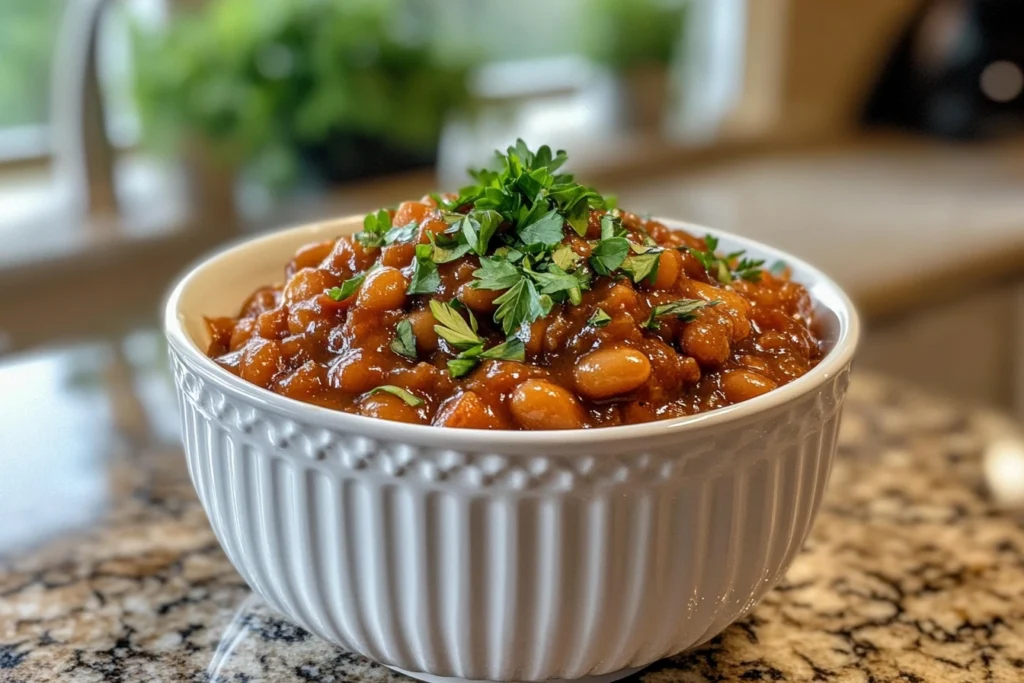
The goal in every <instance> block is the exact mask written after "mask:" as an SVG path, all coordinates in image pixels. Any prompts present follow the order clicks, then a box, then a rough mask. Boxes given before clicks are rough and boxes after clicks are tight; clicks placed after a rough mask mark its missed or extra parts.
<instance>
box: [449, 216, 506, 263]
mask: <svg viewBox="0 0 1024 683" xmlns="http://www.w3.org/2000/svg"><path fill="white" fill-rule="evenodd" d="M500 225H501V214H500V213H498V212H497V211H491V210H487V211H476V212H474V213H472V214H467V215H466V217H465V218H462V219H461V220H460V221H459V229H460V230H461V231H462V235H463V236H464V237H465V239H466V244H468V245H469V248H470V249H472V250H473V251H474V252H476V253H477V254H479V255H480V256H486V255H487V248H488V245H489V244H490V241H491V238H492V237H493V236H494V233H495V232H497V231H498V226H500Z"/></svg>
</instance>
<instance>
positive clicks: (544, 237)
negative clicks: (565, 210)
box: [519, 209, 565, 252]
mask: <svg viewBox="0 0 1024 683" xmlns="http://www.w3.org/2000/svg"><path fill="white" fill-rule="evenodd" d="M564 223H565V219H563V218H562V216H561V215H560V214H559V213H558V212H557V211H555V210H554V209H552V210H551V211H549V212H547V213H546V214H544V215H543V216H541V217H540V218H538V219H537V220H536V221H534V222H532V223H530V224H529V225H527V226H526V227H524V228H520V230H519V239H520V240H522V242H523V244H524V245H525V246H526V249H527V250H528V251H531V252H537V251H544V250H545V249H547V248H549V247H553V246H555V245H556V244H559V243H561V241H562V237H563V235H562V225H563V224H564Z"/></svg>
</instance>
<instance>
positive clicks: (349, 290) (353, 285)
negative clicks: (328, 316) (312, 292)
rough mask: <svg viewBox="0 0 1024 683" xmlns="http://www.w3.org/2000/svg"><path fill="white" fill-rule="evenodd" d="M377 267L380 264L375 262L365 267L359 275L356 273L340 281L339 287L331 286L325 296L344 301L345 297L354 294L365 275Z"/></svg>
mask: <svg viewBox="0 0 1024 683" xmlns="http://www.w3.org/2000/svg"><path fill="white" fill-rule="evenodd" d="M379 267H380V266H379V265H378V264H376V263H375V264H373V265H372V266H370V267H369V268H367V269H366V272H364V273H362V274H361V275H356V276H355V277H352V278H349V279H348V280H345V281H344V282H342V283H341V286H340V287H331V288H330V289H328V290H327V292H326V293H327V296H329V297H331V298H332V299H334V300H335V301H344V300H345V299H347V298H349V297H350V296H352V295H353V294H355V293H356V291H357V290H358V289H359V287H360V286H361V285H362V284H363V281H364V280H365V279H366V276H367V275H369V274H370V273H372V272H373V271H375V270H377V268H379Z"/></svg>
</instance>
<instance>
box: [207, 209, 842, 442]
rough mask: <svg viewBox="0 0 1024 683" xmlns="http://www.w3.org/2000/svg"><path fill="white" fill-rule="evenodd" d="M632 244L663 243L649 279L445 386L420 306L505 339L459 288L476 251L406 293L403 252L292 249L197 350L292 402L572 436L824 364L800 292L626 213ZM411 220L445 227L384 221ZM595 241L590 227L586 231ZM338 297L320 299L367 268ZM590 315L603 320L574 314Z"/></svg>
mask: <svg viewBox="0 0 1024 683" xmlns="http://www.w3.org/2000/svg"><path fill="white" fill-rule="evenodd" d="M600 213H602V212H597V211H595V212H594V213H593V214H592V215H591V221H590V229H589V230H588V234H587V236H586V238H582V237H580V236H578V235H576V234H575V233H574V232H573V231H572V230H571V229H566V233H567V236H566V238H565V240H564V243H566V244H569V245H570V246H571V247H572V249H573V250H574V251H576V252H577V253H578V254H580V255H581V256H587V255H589V251H590V248H591V247H590V242H588V239H591V238H595V237H597V236H598V235H599V231H600V227H599V226H600ZM622 219H623V221H622V222H623V225H624V226H625V227H626V229H627V230H628V231H630V233H631V235H632V236H634V237H636V238H637V239H642V235H643V234H646V235H647V236H649V237H650V238H651V239H653V240H654V242H656V243H657V244H658V245H659V246H662V247H665V248H666V250H665V251H664V252H662V254H661V256H660V257H659V268H658V272H657V276H656V278H655V279H654V282H653V283H647V282H644V283H642V284H639V285H635V284H633V283H632V282H631V281H630V280H629V279H623V278H620V279H612V278H608V277H594V279H593V282H592V289H591V290H590V291H586V292H584V293H583V300H582V302H581V304H580V305H578V306H573V305H571V304H561V305H556V306H555V307H554V309H553V310H552V311H551V313H550V315H548V316H547V317H545V318H542V319H540V320H538V321H536V322H534V323H533V324H532V325H530V326H529V327H528V328H524V330H523V332H522V334H521V338H522V339H523V341H524V342H525V347H526V359H525V362H517V361H485V362H483V363H482V364H481V365H480V366H478V367H477V368H476V369H475V370H474V371H473V372H472V373H470V374H469V375H467V376H465V377H462V378H458V379H453V378H452V377H451V376H450V374H449V372H448V370H447V368H446V363H447V361H448V360H450V359H451V358H452V357H453V356H454V355H455V353H456V351H455V350H454V349H452V348H451V347H450V346H449V345H448V343H447V342H446V341H445V340H443V339H440V338H439V337H438V336H437V334H436V332H435V331H434V329H433V327H434V324H435V321H434V319H433V315H432V314H431V312H430V309H429V306H428V300H429V299H430V298H436V299H439V300H441V301H445V302H448V301H451V300H452V299H453V298H457V299H459V300H460V301H461V302H463V303H464V304H465V306H466V307H467V308H469V309H470V310H472V311H473V312H474V313H475V314H476V317H477V320H478V321H479V324H480V330H479V333H480V335H481V336H482V337H485V338H487V340H488V346H490V345H491V344H498V343H500V342H503V341H505V336H504V334H503V333H502V332H501V329H500V328H498V327H497V326H496V325H495V324H494V322H493V321H492V319H491V315H492V314H493V312H494V309H495V306H494V303H493V301H494V299H495V298H496V297H497V296H499V295H500V294H501V293H502V292H493V291H486V290H478V289H473V288H471V287H469V286H468V283H469V282H471V281H472V280H473V272H474V271H475V270H477V269H478V268H479V261H478V259H477V258H476V257H475V256H471V255H470V256H465V257H462V258H460V259H457V260H455V261H453V262H451V263H446V264H441V265H439V272H440V276H441V284H440V287H439V288H438V291H437V292H436V294H434V295H432V296H428V295H407V294H406V293H405V292H406V288H407V286H408V283H409V279H410V277H411V275H412V272H411V268H412V266H411V264H412V262H413V260H414V254H415V244H413V243H409V244H395V245H391V246H386V247H383V248H371V249H366V248H364V247H363V246H362V245H361V244H359V243H358V242H356V241H354V240H353V239H351V238H349V237H342V238H339V239H337V240H330V241H326V242H319V243H314V244H309V245H306V246H304V247H302V248H301V249H299V250H298V251H297V252H296V253H295V255H294V256H293V258H292V260H291V261H290V262H289V263H288V264H287V267H286V269H285V281H284V284H283V285H268V286H266V287H262V288H260V289H258V290H257V291H255V292H254V293H253V294H252V295H251V296H250V297H249V299H248V300H247V301H246V302H245V303H244V304H243V305H242V307H241V310H240V313H239V315H238V317H230V318H213V319H209V320H208V326H209V329H210V332H211V335H212V342H211V344H210V348H209V355H210V356H211V357H212V358H214V359H215V360H216V361H217V363H219V364H220V365H221V366H222V367H224V368H226V369H227V370H229V371H231V372H233V373H235V374H237V375H239V376H241V377H242V378H243V379H245V380H247V381H250V382H252V383H254V384H257V385H259V386H261V387H264V388H267V389H269V390H271V391H274V392H276V393H279V394H282V395H284V396H288V397H291V398H294V399H296V400H300V401H305V402H308V403H314V404H317V405H321V406H326V407H329V408H334V409H337V410H343V411H347V412H352V413H359V414H363V415H369V416H373V417H378V418H382V419H388V420H398V421H402V422H412V423H421V424H435V425H441V426H449V427H466V428H479V429H573V428H593V427H604V426H613V425H621V424H632V423H640V422H648V421H651V420H658V419H665V418H671V417H677V416H683V415H691V414H694V413H698V412H703V411H708V410H713V409H715V408H719V407H722V406H726V405H730V404H732V403H737V402H740V401H744V400H747V399H750V398H753V397H755V396H758V395H761V394H763V393H765V392H767V391H771V390H772V389H774V388H776V387H778V386H781V385H783V384H786V383H788V382H791V381H792V380H794V379H796V378H797V377H800V376H801V375H803V374H804V373H806V372H807V371H808V370H810V369H811V368H812V367H814V366H815V365H816V364H817V363H818V362H819V360H820V358H821V356H822V349H821V345H820V342H819V340H818V339H817V337H816V336H815V334H814V333H813V331H812V330H813V329H814V328H813V325H812V323H813V320H812V303H811V299H810V297H809V295H808V293H807V291H806V290H805V289H804V287H802V286H801V285H799V284H797V283H795V282H792V281H790V280H789V279H788V278H787V277H785V276H784V275H783V276H778V275H773V274H771V273H769V272H768V271H764V273H763V274H762V276H761V278H760V280H759V281H757V282H750V281H744V280H736V281H733V282H732V283H730V284H728V285H723V284H721V283H719V282H718V281H717V280H714V279H713V278H712V277H710V276H709V274H708V273H707V272H706V271H705V269H704V266H703V265H702V264H701V263H700V261H699V260H698V259H697V258H696V257H694V256H693V255H692V254H690V253H689V252H687V251H686V249H685V247H692V248H695V249H704V248H705V243H704V241H703V240H702V239H699V238H697V237H695V236H693V235H690V234H687V233H685V232H682V231H674V230H670V229H668V228H667V227H665V226H664V225H661V224H659V223H656V222H653V221H644V220H642V219H640V218H639V217H637V216H635V215H632V214H628V213H624V214H623V215H622ZM412 221H415V222H417V224H418V226H419V227H418V233H417V235H416V237H415V239H414V240H413V241H414V242H417V241H418V242H421V243H426V242H427V236H426V232H427V231H433V232H440V231H442V230H444V229H445V228H446V227H447V224H446V223H445V222H444V221H443V220H441V219H440V217H439V216H438V215H437V214H436V212H435V209H434V207H433V203H432V201H431V200H429V199H424V200H422V201H420V202H405V203H404V204H402V205H401V206H400V207H399V209H398V211H397V212H396V213H395V215H394V217H393V224H394V225H395V226H402V225H406V224H408V223H409V222H412ZM591 233H595V234H591ZM374 264H378V268H377V269H376V270H375V271H374V272H372V273H370V275H369V276H368V277H367V278H366V280H365V281H364V282H363V284H362V286H361V287H360V288H359V290H358V291H357V292H356V293H355V294H354V295H353V296H351V297H349V298H348V299H346V300H343V301H334V300H333V299H331V298H330V297H329V296H327V295H326V293H325V292H326V291H327V290H329V289H330V288H332V287H336V286H339V285H340V284H341V283H342V282H343V281H345V280H347V279H349V278H351V277H353V276H355V275H359V274H360V273H363V272H365V271H366V270H367V269H369V268H370V267H371V266H373V265H374ZM680 298H688V299H702V300H705V301H718V302H719V303H718V304H717V305H715V306H714V307H709V308H705V309H702V310H700V311H699V312H697V313H696V314H695V318H696V319H695V320H693V321H692V322H684V321H682V320H678V319H676V318H674V317H672V316H663V317H661V318H659V322H660V326H659V327H658V329H647V328H645V327H643V325H642V323H643V322H644V321H645V320H647V318H648V315H649V313H650V311H651V309H652V308H653V307H654V306H657V305H659V304H666V303H669V302H673V301H676V300H679V299H680ZM597 308H600V309H602V310H603V311H604V312H606V313H607V314H608V316H610V318H611V320H610V321H609V322H608V323H607V324H606V325H605V326H603V327H595V326H594V325H592V324H590V323H589V322H588V321H589V320H590V318H591V316H592V315H593V314H594V312H595V310H596V309H597ZM403 319H408V320H409V321H410V324H411V326H412V330H413V333H414V335H415V338H416V347H417V355H418V359H417V360H412V359H410V358H407V357H405V356H402V355H400V354H398V353H396V352H394V351H392V350H391V348H390V346H391V343H392V341H393V339H394V337H395V327H396V325H397V324H398V323H399V322H400V321H401V320H403ZM382 385H392V386H397V387H401V388H403V389H405V390H407V391H409V392H410V393H411V394H413V395H414V396H415V397H417V398H419V399H420V400H422V402H423V403H422V405H419V406H415V407H414V406H411V405H408V404H407V403H406V402H405V401H403V400H402V399H401V398H400V397H398V396H394V395H392V394H388V393H382V392H375V393H372V394H371V393H369V392H371V390H373V389H374V388H375V387H379V386H382Z"/></svg>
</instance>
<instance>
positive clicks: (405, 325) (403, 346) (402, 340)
mask: <svg viewBox="0 0 1024 683" xmlns="http://www.w3.org/2000/svg"><path fill="white" fill-rule="evenodd" d="M391 350H392V351H394V352H395V353H397V354H398V355H399V356H405V357H406V358H412V359H413V360H416V336H415V335H414V334H413V333H412V323H411V322H409V319H408V318H406V319H404V320H400V321H399V322H398V325H396V326H395V338H394V340H393V341H392V342H391Z"/></svg>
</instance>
